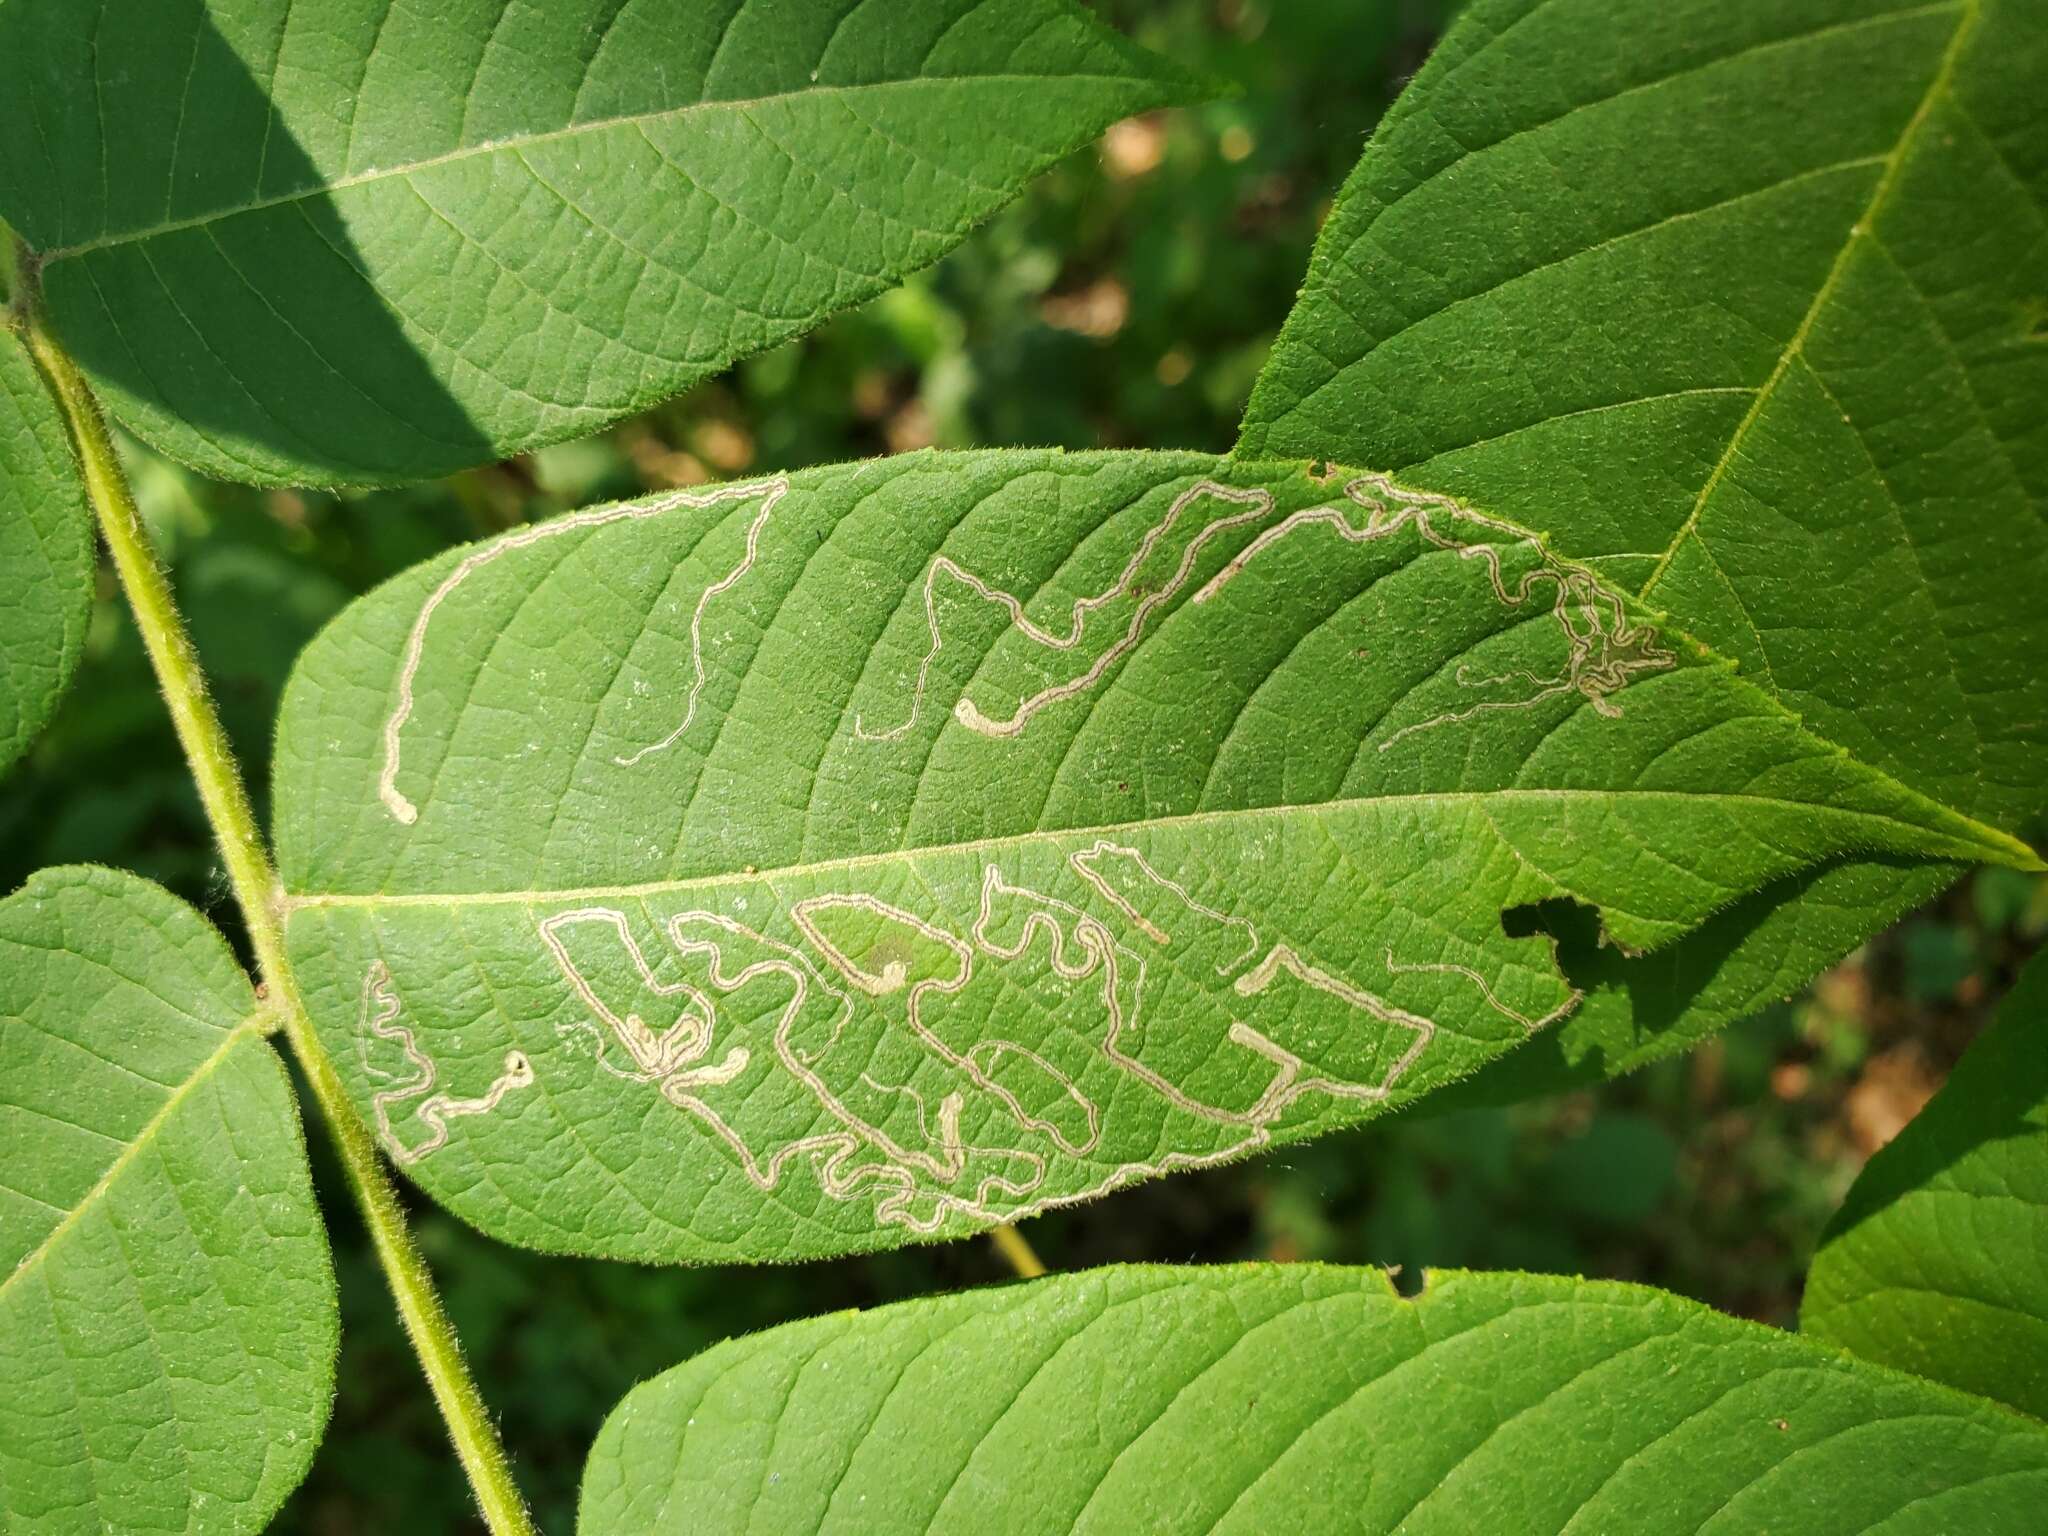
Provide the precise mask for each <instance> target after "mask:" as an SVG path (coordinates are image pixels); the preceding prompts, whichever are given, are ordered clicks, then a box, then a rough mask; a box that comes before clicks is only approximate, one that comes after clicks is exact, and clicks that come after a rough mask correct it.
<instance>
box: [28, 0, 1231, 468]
mask: <svg viewBox="0 0 2048 1536" xmlns="http://www.w3.org/2000/svg"><path fill="white" fill-rule="evenodd" d="M1194 90H1195V87H1194V86H1193V83H1192V82H1191V81H1190V79H1189V78H1188V77H1187V76H1186V75H1185V74H1183V73H1181V72H1180V71H1178V70H1176V69H1175V68H1174V67H1173V66H1171V65H1169V64H1167V63H1165V62H1164V61H1162V60H1159V59H1155V58H1152V57H1150V56H1149V55H1146V54H1144V53H1143V52H1141V51H1140V50H1138V49H1136V48H1134V47H1132V46H1130V45H1129V44H1127V43H1125V42H1124V41H1123V40H1122V39H1121V38H1119V37H1117V36H1116V35H1115V34H1113V33H1111V32H1110V31H1109V30H1108V29H1107V28H1105V27H1103V26H1102V25H1101V24H1100V23H1098V22H1096V21H1094V20H1093V19H1092V18H1091V17H1090V15H1089V13H1088V12H1086V11H1085V10H1083V9H1082V8H1081V7H1079V6H1078V5H1076V4H1074V3H1073V0H864V3H859V4H849V3H847V0H550V3H548V4H546V5H538V4H526V3H522V0H476V3H467V4H462V5H453V6H444V5H429V6H415V5H407V4H403V3H400V0H234V3H231V0H91V3H69V0H66V3H59V4H49V3H36V0H29V3H23V4H9V5H7V6H5V7H4V8H0V215H4V217H6V218H7V219H8V220H9V221H10V222H11V223H13V225H14V226H15V228H16V229H17V230H19V231H20V233H21V234H22V236H23V237H24V238H25V239H26V240H28V242H29V243H30V244H31V245H32V246H33V247H35V248H36V250H37V252H38V260H39V263H40V266H41V273H42V286H43V292H44V295H45V298H46V300H47V302H48V305H49V309H50V312H51V315H52V317H53V319H54V321H55V323H56V326H57V328H58V330H59V331H61V333H62V335H63V338H64V340H65V342H66V343H67V344H68V345H69V346H70V348H71V349H72V351H73V352H74V353H75V354H76V356H77V357H78V358H79V360H80V361H81V362H82V363H83V364H84V365H85V367H86V369H87V371H88V372H89V373H90V374H91V375H92V377H93V380H94V382H95V383H96V384H97V385H98V386H99V388H100V389H101V390H102V391H103V392H104V393H105V395H106V397H107V398H108V400H109V402H110V403H111V404H112V406H113V408H114V410H115V411H116V413H117V414H119V416H120V417H121V419H122V420H123V421H124V422H125V423H126V424H127V425H129V426H130V427H132V428H133V429H134V430H135V431H136V432H138V433H139V434H141V435H142V436H143V437H145V438H147V439H148V440H149V441H150V442H152V443H154V444H156V445H157V446H158V447H161V448H162V449H164V450H165V451H166V452H168V453H170V454H173V455H174V456H176V457H178V458H181V459H184V460H187V461H188V462H190V463H193V464H196V465H198V466H199V467H201V468H203V469H205V470H207V471H208V472H210V473H214V474H220V475H226V476H229V477H231V478H236V479H250V480H258V481H274V480H291V481H317V482H334V481H342V482H347V481H390V480H399V479H408V478H424V477H429V476H434V475H440V474H445V473H448V472H450V471H452V470H455V469H459V468H462V467H463V466H465V465H469V464H473V463H478V462H481V461H483V460H486V459H492V458H499V457H502V456H505V455H507V454H510V453H514V452H518V451H520V450H522V449H525V448H530V447H533V446H535V445H537V444H541V443H546V442H551V441H554V440H557V439H560V438H564V437H569V436H573V435H575V434H577V433H581V432H588V431H591V430H594V429H595V428H597V427H599V426H601V425H603V424H604V423H605V422H607V421H610V420H612V419H614V418H616V417H618V416H621V415H624V414H626V413H627V412H630V411H634V410H638V409H641V408H643V407H645V406H647V405H649V404H651V403H653V402H655V401H657V400H660V399H662V398H664V397H666V396H667V395H670V394H672V393H674V392H675V391H676V390H678V389H680V388H682V387H683V386H684V385H686V384H688V383H690V382H691V381H693V380H695V379H698V378H701V377H703V376H704V375H705V374H707V373H711V372H714V371H716V370H717V369H719V368H722V367H724V366H725V365H726V364H728V363H730V362H731V361H732V360H733V359H735V358H737V357H740V356H742V355H744V354H746V353H749V352H754V351H757V350H759V349H761V348H763V347H767V346H771V345H773V344H774V343H776V342H778V341H782V340H785V339H787V338H788V337H790V336H794V335H797V334H799V333H800V332H802V331H804V330H807V329H808V328H810V327H811V326H812V325H815V324H816V323H817V322H818V321H819V320H821V319H822V318H824V316H825V315H827V314H829V313H830V312H832V311H833V310H836V309H841V308H844V307H845V306H847V305H850V304H856V303H859V302H860V301H861V300H863V299H866V298H869V297H871V296H873V295H874V294H876V293H878V292H880V291H881V290H882V289H884V288H885V287H887V286H888V285H889V284H891V283H892V282H895V281H896V280H898V279H899V278H901V277H902V276H903V275H904V274H905V273H907V272H910V271H912V270H914V269H916V268H918V267H922V266H925V265H927V264H928V263H930V262H932V261H935V260H936V259H938V257H939V256H941V255H943V254H944V253H945V252H946V251H948V250H950V249H951V248H952V247H953V246H954V245H955V244H957V243H958V242H959V240H960V239H961V238H962V236H963V235H964V234H965V233H966V232H967V230H968V229H970V228H971V227H972V226H973V225H974V224H975V223H976V222H977V221H978V220H980V219H981V218H982V217H984V216H985V215H987V214H988V213H989V212H990V211H991V210H992V209H994V208H995V207H997V206H998V205H1000V204H1001V203H1002V202H1004V201H1005V200H1007V199H1008V198H1009V197H1010V196H1011V195H1012V194H1014V193H1015V192H1016V190H1017V189H1018V187H1019V186H1021V185H1022V184H1023V182H1024V181H1025V180H1027V179H1028V178H1029V177H1031V176H1033V175H1035V174H1036V173H1037V172H1039V171H1041V170H1043V169H1044V168H1045V167H1046V166H1047V165H1049V164H1051V163H1052V162H1053V161H1054V160H1056V159H1058V158H1059V157H1060V156H1061V155H1064V154H1066V153H1067V152H1068V151H1070V150H1073V149H1075V148H1077V147H1079V146H1080V145H1082V144H1084V143H1086V142H1087V141H1088V140H1089V139H1091V138H1092V137H1094V136H1095V135H1096V134H1097V133H1099V132H1100V131H1101V130H1102V129H1103V128H1104V127H1105V126H1106V125H1108V124H1109V123H1111V122H1113V121H1115V120H1116V119H1118V118H1120V117H1123V116H1126V115H1128V114H1130V113H1133V112H1139V111H1143V110H1146V109H1147V108H1151V107H1157V106H1160V105H1163V104H1166V103H1169V102H1172V101H1176V100H1184V99H1187V98H1188V97H1189V95H1190V94H1191V93H1192V92H1193V91H1194Z"/></svg>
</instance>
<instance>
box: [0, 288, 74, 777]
mask: <svg viewBox="0 0 2048 1536" xmlns="http://www.w3.org/2000/svg"><path fill="white" fill-rule="evenodd" d="M92 563H93V546H92V514H91V512H90V511H89V510H88V509H87V507H86V504H85V488H84V486H83V485H82V484H81V483H80V481H79V478H78V461H77V459H76V458H75V457H74V456H73V455H72V452H71V443H70V441H69V439H68V438H67V437H66V436H65V433H64V422H63V418H62V417H60V416H59V415H58V413H57V402H56V401H55V400H54V399H52V398H51V396H50V391H49V389H48V387H47V386H46V385H45V384H44V383H43V379H42V375H41V374H40V373H39V372H37V370H36V365H35V362H34V360H33V359H32V358H30V356H29V355H28V350H27V348H26V347H24V346H23V345H22V341H21V338H20V337H19V336H17V335H16V334H15V333H14V332H13V331H12V330H10V329H9V328H8V327H6V326H5V325H0V770H4V769H5V768H6V767H7V765H8V764H9V763H11V762H13V761H14V760H15V759H16V758H17V757H19V756H21V754H22V753H23V752H24V751H26V750H27V749H28V744H29V743H30V742H31V741H33V740H35V738H36V735H37V733H38V732H40V731H41V730H42V728H43V727H44V725H46V724H47V723H48V722H49V719H50V715H51V712H52V711H53V710H54V709H55V708H56V707H57V700H58V699H59V698H60V697H62V695H63V692H64V688H65V685H66V684H67V683H69V682H70V681H71V673H72V669H73V668H75V667H76V666H77V665H78V653H79V650H80V649H81V647H83V646H84V644H85V621H86V619H87V617H88V616H89V615H90V613H91V611H92Z"/></svg>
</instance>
